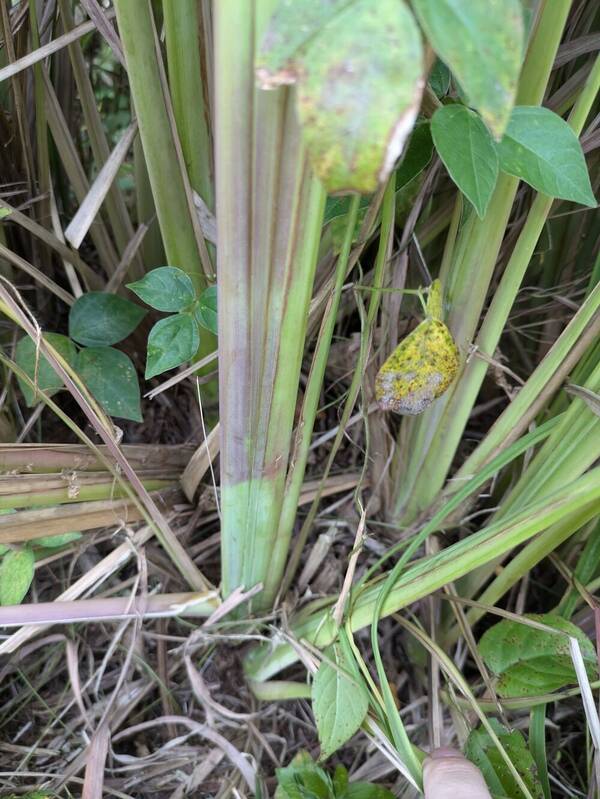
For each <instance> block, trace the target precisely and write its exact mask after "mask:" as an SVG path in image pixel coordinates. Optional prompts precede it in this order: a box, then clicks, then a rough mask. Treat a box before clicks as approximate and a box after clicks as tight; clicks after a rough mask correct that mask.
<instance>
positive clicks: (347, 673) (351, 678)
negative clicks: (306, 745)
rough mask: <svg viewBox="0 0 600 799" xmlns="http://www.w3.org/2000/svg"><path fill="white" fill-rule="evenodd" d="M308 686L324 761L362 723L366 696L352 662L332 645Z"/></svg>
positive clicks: (337, 644)
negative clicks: (326, 658) (310, 690)
mask: <svg viewBox="0 0 600 799" xmlns="http://www.w3.org/2000/svg"><path fill="white" fill-rule="evenodd" d="M325 654H326V655H327V656H328V658H329V660H330V661H332V663H331V664H330V663H329V662H327V661H326V660H323V662H322V663H321V665H320V666H319V670H318V671H317V673H316V675H315V677H314V679H313V683H312V692H311V695H312V708H313V713H314V715H315V721H316V723H317V732H318V734H319V742H320V744H321V760H325V759H326V758H328V757H329V756H330V755H332V754H333V753H334V752H335V751H337V750H338V749H339V748H340V746H342V745H343V744H345V743H346V741H347V740H348V739H349V738H351V737H352V736H353V735H354V733H355V732H356V731H357V730H358V728H359V727H360V725H361V724H362V723H363V721H364V718H365V716H366V715H367V710H368V708H369V697H368V694H367V690H366V688H365V686H364V683H363V681H362V677H361V675H360V673H359V672H358V669H357V668H356V665H355V663H354V662H353V661H352V660H351V659H350V658H349V657H347V655H346V654H345V653H344V651H343V649H342V647H341V645H340V643H335V644H333V645H332V646H331V647H329V649H328V650H327V651H326V653H325Z"/></svg>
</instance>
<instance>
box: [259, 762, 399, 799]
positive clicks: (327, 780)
mask: <svg viewBox="0 0 600 799" xmlns="http://www.w3.org/2000/svg"><path fill="white" fill-rule="evenodd" d="M276 775H277V783H278V784H277V788H276V790H275V799H393V797H394V794H393V793H391V791H388V790H386V789H385V788H380V787H379V786H378V785H372V784H371V783H369V782H349V781H348V771H347V769H346V768H345V766H342V765H338V766H336V767H335V771H334V774H333V777H330V775H329V774H328V773H327V772H326V771H325V770H324V769H322V768H321V767H320V766H318V765H317V764H316V763H315V762H314V761H313V759H312V758H311V756H310V755H309V754H308V752H304V751H301V752H298V754H297V755H296V756H295V757H294V759H293V760H292V762H291V763H290V764H289V765H288V766H286V767H285V768H279V769H277V770H276Z"/></svg>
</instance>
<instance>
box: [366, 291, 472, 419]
mask: <svg viewBox="0 0 600 799" xmlns="http://www.w3.org/2000/svg"><path fill="white" fill-rule="evenodd" d="M427 312H428V317H427V319H425V320H424V321H423V322H421V324H420V325H418V327H416V328H415V329H414V330H413V331H412V333H410V335H408V336H407V337H406V338H405V339H404V340H403V341H401V342H400V344H399V345H398V346H397V347H396V349H395V350H394V351H393V352H392V354H391V355H390V356H389V358H388V359H387V361H386V362H385V363H384V364H383V366H382V367H381V369H380V370H379V372H378V374H377V378H376V380H375V398H376V400H377V404H378V405H379V407H380V408H381V410H383V411H395V412H396V413H401V414H408V415H415V414H418V413H423V411H424V410H426V409H427V408H428V407H429V406H430V405H431V403H432V402H433V401H434V400H436V399H437V398H438V397H441V395H442V394H443V393H444V392H445V391H446V389H447V388H448V387H449V386H450V384H451V383H452V381H453V380H454V378H455V377H456V373H457V371H458V365H459V356H458V349H457V347H456V344H455V343H454V339H453V338H452V334H451V333H450V331H449V330H448V328H447V327H446V325H445V324H444V323H443V322H442V320H441V318H440V317H441V315H442V302H441V291H440V287H439V283H438V281H436V282H435V283H434V284H433V285H432V287H431V291H430V295H429V299H428V302H427Z"/></svg>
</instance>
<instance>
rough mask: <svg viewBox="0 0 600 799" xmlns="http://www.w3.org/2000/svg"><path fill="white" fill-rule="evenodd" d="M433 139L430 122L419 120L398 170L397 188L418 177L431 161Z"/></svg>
mask: <svg viewBox="0 0 600 799" xmlns="http://www.w3.org/2000/svg"><path fill="white" fill-rule="evenodd" d="M432 155H433V140H432V138H431V126H430V124H429V122H419V123H418V124H417V125H415V128H414V130H413V132H412V136H411V137H410V141H409V143H408V147H407V148H406V152H405V153H404V156H403V158H402V161H401V162H400V165H399V167H398V169H397V170H396V189H398V190H399V189H401V188H402V187H403V186H406V185H407V184H408V183H410V181H411V180H413V179H414V178H416V177H417V175H419V174H420V173H421V172H422V171H423V170H424V169H425V167H426V166H427V164H428V163H429V162H430V161H431V156H432Z"/></svg>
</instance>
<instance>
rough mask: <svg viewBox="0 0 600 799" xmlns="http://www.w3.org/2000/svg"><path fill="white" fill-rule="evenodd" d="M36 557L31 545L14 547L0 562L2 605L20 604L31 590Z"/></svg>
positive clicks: (0, 602) (0, 601) (0, 595)
mask: <svg viewBox="0 0 600 799" xmlns="http://www.w3.org/2000/svg"><path fill="white" fill-rule="evenodd" d="M34 571H35V557H34V555H33V551H32V550H31V549H30V548H29V547H23V549H12V550H11V551H10V552H8V553H7V554H6V555H4V557H3V558H2V563H0V605H19V604H20V603H21V602H22V601H23V599H24V598H25V595H26V594H27V592H28V591H29V587H30V586H31V582H32V580H33V574H34Z"/></svg>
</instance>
